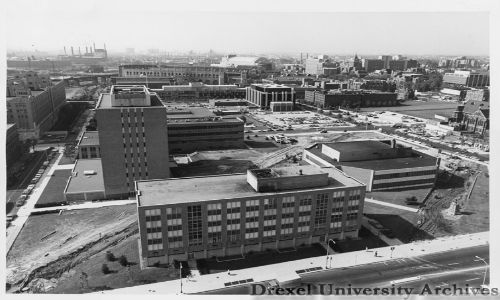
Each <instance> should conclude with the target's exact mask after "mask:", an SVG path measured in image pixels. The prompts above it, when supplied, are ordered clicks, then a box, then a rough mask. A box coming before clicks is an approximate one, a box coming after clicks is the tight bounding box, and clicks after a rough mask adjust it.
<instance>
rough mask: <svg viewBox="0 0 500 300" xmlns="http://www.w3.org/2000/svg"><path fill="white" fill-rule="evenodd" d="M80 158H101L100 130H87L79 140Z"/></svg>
mask: <svg viewBox="0 0 500 300" xmlns="http://www.w3.org/2000/svg"><path fill="white" fill-rule="evenodd" d="M77 147H78V159H89V158H100V157H101V147H100V146H99V132H98V131H86V132H85V133H84V134H83V135H82V137H81V138H80V140H79V141H78V146H77Z"/></svg>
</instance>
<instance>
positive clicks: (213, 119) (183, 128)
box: [167, 108, 245, 153]
mask: <svg viewBox="0 0 500 300" xmlns="http://www.w3.org/2000/svg"><path fill="white" fill-rule="evenodd" d="M167 120H168V123H167V128H168V148H169V152H170V153H191V152H194V151H197V150H215V149H227V148H241V147H244V146H245V143H244V133H243V132H244V125H245V124H244V122H243V121H242V120H241V119H239V118H237V117H229V116H228V117H219V116H216V115H214V114H213V113H212V112H211V111H209V110H208V109H205V108H187V109H186V108H181V109H177V110H172V109H169V110H168V111H167Z"/></svg>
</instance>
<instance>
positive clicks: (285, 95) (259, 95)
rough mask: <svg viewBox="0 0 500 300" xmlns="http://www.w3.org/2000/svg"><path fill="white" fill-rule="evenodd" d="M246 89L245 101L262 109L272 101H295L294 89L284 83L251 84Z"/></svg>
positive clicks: (267, 106)
mask: <svg viewBox="0 0 500 300" xmlns="http://www.w3.org/2000/svg"><path fill="white" fill-rule="evenodd" d="M246 89H247V92H246V99H247V101H248V102H250V103H253V104H255V105H257V106H259V107H261V108H264V109H265V108H269V107H270V105H271V102H274V101H278V102H283V101H289V102H293V103H295V91H294V89H293V88H291V87H288V86H286V85H279V84H252V85H251V86H249V87H247V88H246Z"/></svg>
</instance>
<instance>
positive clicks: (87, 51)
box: [85, 46, 89, 54]
mask: <svg viewBox="0 0 500 300" xmlns="http://www.w3.org/2000/svg"><path fill="white" fill-rule="evenodd" d="M88 53H89V47H87V46H85V54H88Z"/></svg>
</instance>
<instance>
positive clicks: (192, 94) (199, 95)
mask: <svg viewBox="0 0 500 300" xmlns="http://www.w3.org/2000/svg"><path fill="white" fill-rule="evenodd" d="M152 91H154V92H155V93H156V94H157V95H158V96H160V98H161V99H162V100H164V101H171V100H173V101H176V100H180V101H182V100H185V101H194V100H201V99H204V100H206V99H213V98H241V99H243V98H245V96H246V89H244V88H239V87H237V86H236V85H207V84H204V83H201V82H190V83H189V84H188V85H164V86H162V88H161V89H153V90H152Z"/></svg>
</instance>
